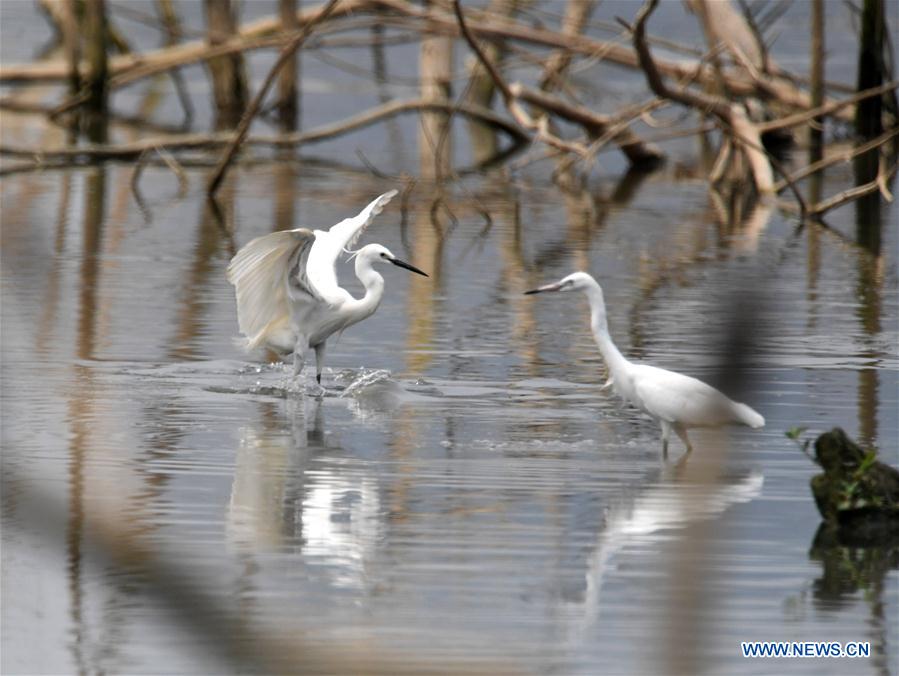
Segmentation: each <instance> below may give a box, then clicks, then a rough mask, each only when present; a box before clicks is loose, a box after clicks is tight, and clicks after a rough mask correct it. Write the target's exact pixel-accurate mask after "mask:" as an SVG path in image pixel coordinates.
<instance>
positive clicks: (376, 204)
mask: <svg viewBox="0 0 899 676" xmlns="http://www.w3.org/2000/svg"><path fill="white" fill-rule="evenodd" d="M396 193H397V191H396V190H391V191H390V192H385V193H384V194H383V195H381V196H380V197H377V198H376V199H374V200H372V201H371V203H369V205H368V206H367V207H365V208H364V209H363V210H362V211H360V212H359V214H358V215H356V216H353V217H352V218H346V219H344V220H342V221H340V223H338V224H336V225H333V226H331V228H330V229H329V230H328V231H324V230H316V231H315V244H314V245H313V247H312V251H311V252H310V254H309V262H308V264H307V268H306V272H307V275H308V276H309V280H310V281H311V283H312V285H313V286H314V287H315V289H316V291H317V292H318V293H320V294H321V295H322V296H323V297H325V298H326V299H328V300H329V301H332V302H333V301H334V300H337V299H340V300H342V299H343V297H344V295H345V293H346V292H344V291H343V290H342V289H340V287H339V286H338V284H337V271H336V269H335V263H336V262H337V257H338V256H339V255H340V252H341V251H343V250H344V249H347V248H349V247H351V246H353V245H354V244H355V243H356V241H357V240H358V239H359V236H360V235H361V234H362V233H363V231H364V230H365V228H366V227H367V226H368V224H369V223H371V222H372V220H373V219H374V217H375V216H377V215H378V214H379V213H381V210H382V209H383V208H384V206H385V205H386V204H387V203H388V202H389V201H390V200H391V199H393V197H394V196H395V195H396Z"/></svg>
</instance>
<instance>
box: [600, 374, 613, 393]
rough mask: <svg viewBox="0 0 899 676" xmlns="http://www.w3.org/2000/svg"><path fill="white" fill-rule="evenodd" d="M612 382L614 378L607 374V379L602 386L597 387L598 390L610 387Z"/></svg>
mask: <svg viewBox="0 0 899 676" xmlns="http://www.w3.org/2000/svg"><path fill="white" fill-rule="evenodd" d="M614 384H615V379H614V378H612V376H609V379H608V380H607V381H606V383H605V385H603V386H602V387H600V388H599V391H600V392H602V391H604V390H607V389H609V388H610V387H612V385H614Z"/></svg>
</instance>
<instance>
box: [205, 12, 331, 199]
mask: <svg viewBox="0 0 899 676" xmlns="http://www.w3.org/2000/svg"><path fill="white" fill-rule="evenodd" d="M338 2H340V0H330V1H329V2H328V4H327V5H325V6H324V7H323V8H322V10H321V12H319V13H318V14H317V15H316V16H315V17H313V18H312V19H310V21H309V22H308V23H307V24H306V25H305V26H303V29H302V30H301V31H300V33H299V35H297V36H296V37H295V38H294V39H293V40H291V41H290V42H289V43H288V44H287V45H286V46H285V47H284V49H282V50H281V54H279V55H278V60H277V61H275V65H273V66H272V68H271V70H269V72H268V75H266V76H265V80H264V81H263V83H262V86H261V87H260V88H259V91H258V92H256V96H254V97H253V100H252V101H251V102H250V105H249V106H248V107H247V109H246V111H245V112H244V114H243V117H242V118H241V120H240V124H239V125H238V126H237V131H236V132H235V133H234V139H233V140H232V141H231V143H230V144H229V145H228V147H227V148H226V149H225V152H224V153H223V154H222V159H221V160H220V161H219V163H218V166H216V168H215V170H214V171H213V172H212V176H211V178H210V179H209V184H208V186H207V188H206V193H207V194H208V195H209V196H210V197H211V196H214V195H215V193H216V192H217V191H218V189H219V186H220V185H221V183H222V179H223V178H224V177H225V173H226V172H227V171H228V165H230V164H231V160H232V159H233V158H234V155H235V153H237V149H238V148H239V147H240V144H241V142H242V141H243V139H244V137H245V136H246V135H247V131H249V129H250V123H252V121H253V118H254V117H256V113H257V112H259V107H260V106H261V105H262V101H263V99H264V98H265V96H266V94H268V90H269V88H271V86H272V83H273V82H274V81H275V77H277V75H278V72H279V71H280V70H281V68H282V67H283V66H284V64H286V63H287V61H288V59H290V58H291V57H292V56H293V54H294V52H296V51H297V49H298V48H299V47H300V45H302V44H303V42H305V40H306V38H307V37H308V36H309V34H310V33H311V32H312V29H313V28H315V26H316V24H318V23H320V22H321V21H324V20H325V19H326V18H328V15H329V14H330V13H331V11H332V10H333V9H334V8H335V7H336V6H337V3H338Z"/></svg>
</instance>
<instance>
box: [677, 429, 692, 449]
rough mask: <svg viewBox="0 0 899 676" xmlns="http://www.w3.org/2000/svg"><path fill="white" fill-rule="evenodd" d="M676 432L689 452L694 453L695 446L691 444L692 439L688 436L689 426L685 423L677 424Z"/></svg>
mask: <svg viewBox="0 0 899 676" xmlns="http://www.w3.org/2000/svg"><path fill="white" fill-rule="evenodd" d="M674 432H675V433H676V434H677V436H678V438H679V439H680V440H681V441H683V442H684V446H686V447H687V453H692V452H693V446H692V445H691V444H690V440H689V439H688V438H687V428H686V427H684V426H683V425H675V426H674Z"/></svg>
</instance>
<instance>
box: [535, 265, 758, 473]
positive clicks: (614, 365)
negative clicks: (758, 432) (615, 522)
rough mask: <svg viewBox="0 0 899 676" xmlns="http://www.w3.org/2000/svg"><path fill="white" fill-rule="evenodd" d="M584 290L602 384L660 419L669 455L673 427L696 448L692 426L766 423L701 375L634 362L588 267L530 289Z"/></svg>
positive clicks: (690, 449)
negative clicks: (619, 341)
mask: <svg viewBox="0 0 899 676" xmlns="http://www.w3.org/2000/svg"><path fill="white" fill-rule="evenodd" d="M544 291H584V292H585V293H586V294H587V298H588V300H589V301H590V327H591V329H592V330H593V337H594V338H595V340H596V344H597V346H598V347H599V351H600V353H601V354H602V356H603V359H604V360H605V362H606V365H607V366H608V369H609V380H608V382H606V384H605V385H604V386H603V389H605V388H607V387H612V388H614V390H615V392H617V393H618V394H619V395H620V396H621V397H622V398H623V399H625V400H626V401H628V402H630V403H631V404H633V405H634V406H636V407H637V408H639V409H640V410H641V411H644V412H646V413H648V414H649V415H650V416H652V417H653V418H655V419H656V420H657V421H658V422H659V424H660V425H661V428H662V451H663V453H664V454H665V455H666V456H667V454H668V439H669V437H670V435H671V430H674V432H675V433H676V434H677V436H678V437H680V439H681V441H683V442H684V444H685V445H686V447H687V451H688V452H689V451H692V450H693V448H692V446H691V445H690V440H689V439H688V438H687V430H688V429H689V428H691V427H719V426H722V425H727V424H742V425H748V426H749V427H763V426H764V424H765V419H764V418H763V417H762V416H761V415H759V414H758V413H757V412H756V411H754V410H752V409H751V408H750V407H749V406H747V405H746V404H741V403H739V402H735V401H731V400H730V399H728V398H727V397H726V396H725V395H724V394H722V393H721V392H719V391H718V390H716V389H715V388H714V387H712V386H711V385H707V384H706V383H704V382H702V381H701V380H697V379H696V378H691V377H690V376H685V375H683V374H681V373H676V372H675V371H668V370H666V369H661V368H658V367H656V366H649V365H648V364H634V363H632V362H630V361H628V360H627V359H625V357H624V355H622V354H621V352H620V351H619V350H618V348H617V347H616V346H615V343H613V342H612V337H611V335H609V326H608V321H607V319H606V304H605V300H604V299H603V294H602V288H601V287H600V286H599V284H598V283H597V282H596V280H595V279H593V277H591V276H590V275H588V274H587V273H586V272H575V273H573V274H570V275H568V276H567V277H565V278H564V279H562V280H560V281H558V282H556V283H555V284H548V285H546V286H541V287H540V288H537V289H533V290H531V291H526V292H525V293H528V294H534V293H541V292H544Z"/></svg>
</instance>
